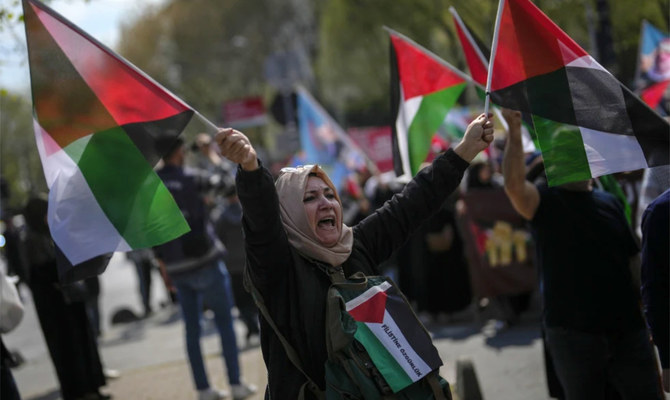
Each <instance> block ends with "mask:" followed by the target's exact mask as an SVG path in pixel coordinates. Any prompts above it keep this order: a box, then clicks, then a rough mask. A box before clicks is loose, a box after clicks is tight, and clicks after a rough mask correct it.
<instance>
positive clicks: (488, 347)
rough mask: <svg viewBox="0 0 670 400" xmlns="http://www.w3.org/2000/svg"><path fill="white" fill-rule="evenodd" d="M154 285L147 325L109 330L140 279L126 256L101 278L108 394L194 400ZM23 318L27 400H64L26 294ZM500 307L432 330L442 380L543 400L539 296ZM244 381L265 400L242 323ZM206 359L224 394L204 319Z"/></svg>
mask: <svg viewBox="0 0 670 400" xmlns="http://www.w3.org/2000/svg"><path fill="white" fill-rule="evenodd" d="M153 278H154V279H153V281H152V298H153V304H154V308H155V309H156V310H157V311H156V312H155V313H154V314H153V315H152V316H150V317H149V318H147V319H144V320H139V321H136V322H131V323H126V324H115V325H112V324H111V316H112V315H113V314H114V313H115V312H116V311H118V310H120V309H122V308H127V309H130V310H132V311H134V312H135V313H136V314H139V313H140V310H141V303H140V297H139V291H138V289H137V274H136V272H135V267H134V265H133V264H132V263H130V262H129V261H128V260H126V258H125V256H124V255H123V254H120V253H117V254H115V255H114V257H113V258H112V261H111V262H110V264H109V266H108V267H107V270H106V271H105V272H104V273H103V274H102V275H101V276H100V280H101V286H102V293H101V297H100V307H101V314H102V319H103V322H102V324H103V325H102V329H103V333H102V336H101V338H100V352H101V357H102V360H103V364H104V366H105V367H106V368H111V369H115V370H118V371H119V372H120V373H121V376H120V377H119V378H118V379H114V380H109V381H108V386H107V387H106V388H104V389H106V392H107V393H110V394H112V395H114V398H115V399H130V400H135V399H138V400H149V399H161V400H171V399H175V400H176V399H180V400H181V399H186V400H188V399H195V398H196V395H195V392H194V389H193V385H192V381H191V376H190V370H189V367H188V362H187V361H186V352H185V349H184V337H183V322H182V319H181V316H180V311H179V309H178V307H176V306H170V305H166V306H165V307H162V308H161V307H160V304H161V303H166V302H167V294H166V291H165V288H164V286H163V282H162V281H161V279H160V276H159V275H158V272H157V271H154V276H153ZM21 289H22V290H21V292H22V295H23V296H24V300H25V305H26V307H25V315H24V318H23V320H22V322H21V324H20V325H19V326H18V327H17V328H16V329H15V330H14V331H12V332H10V333H9V334H7V335H5V336H4V337H3V338H4V340H5V343H6V345H7V347H8V348H9V349H10V350H18V351H19V352H20V353H21V355H22V357H23V358H24V359H25V361H24V363H23V364H22V365H21V366H20V367H18V368H15V369H13V374H14V377H15V379H16V381H17V385H18V387H19V390H20V392H21V395H22V397H23V398H24V399H26V400H58V399H60V395H59V392H58V383H57V380H56V377H55V372H54V369H53V366H52V364H51V360H50V358H49V355H48V352H47V349H46V345H45V343H44V338H43V336H42V332H41V329H40V327H39V322H38V320H37V316H36V314H35V309H34V306H33V303H32V300H31V297H30V291H29V290H27V289H26V288H25V287H22V288H21ZM494 314H495V310H494V307H493V306H491V307H489V308H487V310H485V311H483V312H480V313H479V314H477V315H476V314H475V313H474V312H472V311H470V312H464V313H460V314H458V315H455V316H454V317H453V318H452V320H451V321H448V322H447V321H443V322H442V323H434V322H431V323H427V325H426V326H427V328H428V329H429V330H430V331H431V333H432V334H433V335H434V339H435V345H436V347H437V348H438V350H439V352H440V355H441V356H442V360H443V361H444V366H443V367H442V369H441V371H440V372H441V374H442V376H444V377H445V378H446V379H447V380H448V381H449V382H451V383H456V384H457V382H456V362H457V360H459V359H469V360H471V361H472V363H473V364H474V367H475V371H476V373H477V377H478V381H479V385H480V388H481V391H482V395H483V397H484V398H485V399H498V400H506V399H507V400H545V399H549V396H548V394H547V389H546V379H545V373H544V360H543V356H542V342H541V340H540V330H539V325H538V321H539V310H538V307H537V300H536V296H535V299H534V301H533V306H532V307H531V310H530V311H528V312H526V313H525V314H523V316H522V319H521V322H520V323H519V324H518V325H516V326H513V327H510V328H507V329H503V330H497V329H496V327H495V326H494V325H495V324H494V322H495V321H494V320H493V319H492V317H493V316H494ZM236 331H237V333H238V343H239V346H240V348H241V353H240V361H241V368H242V376H243V379H244V380H245V381H247V382H249V383H253V384H255V385H257V386H258V387H259V393H258V394H257V395H256V396H254V397H252V399H262V398H263V395H262V393H263V390H262V388H263V387H264V385H265V383H266V379H267V377H266V370H265V365H264V364H263V359H262V356H261V352H260V347H258V341H253V340H252V343H249V344H247V343H246V341H245V339H244V328H243V326H242V324H241V322H239V321H236ZM202 344H203V352H204V353H205V354H206V364H207V369H208V374H209V377H210V382H211V384H212V385H215V386H217V387H219V388H227V387H228V383H227V379H226V375H225V373H224V366H223V360H222V359H221V353H220V345H219V340H218V335H217V334H216V328H215V326H214V323H213V321H211V320H210V319H208V318H205V326H204V330H203V338H202Z"/></svg>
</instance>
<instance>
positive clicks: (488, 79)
mask: <svg viewBox="0 0 670 400" xmlns="http://www.w3.org/2000/svg"><path fill="white" fill-rule="evenodd" d="M504 8H505V0H500V1H499V2H498V12H497V13H496V26H495V28H494V29H493V43H492V44H491V61H490V62H489V72H488V75H487V76H486V99H485V100H484V115H485V116H486V117H487V118H488V115H489V103H490V101H491V79H492V78H493V64H495V60H496V50H498V36H499V34H500V20H501V16H502V11H503V9H504Z"/></svg>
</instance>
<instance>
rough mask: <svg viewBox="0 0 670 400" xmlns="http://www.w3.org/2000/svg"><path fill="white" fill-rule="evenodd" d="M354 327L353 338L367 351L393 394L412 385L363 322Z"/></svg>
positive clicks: (403, 371) (410, 380)
mask: <svg viewBox="0 0 670 400" xmlns="http://www.w3.org/2000/svg"><path fill="white" fill-rule="evenodd" d="M356 326H357V327H358V328H357V329H356V333H355V334H354V337H355V338H356V340H358V341H359V342H361V344H363V345H364V347H365V350H367V352H368V354H369V355H370V358H372V360H373V361H374V363H375V366H376V367H377V369H378V370H379V372H380V373H381V374H382V375H383V376H384V378H385V379H386V383H388V384H389V386H390V387H391V389H392V390H393V393H396V392H398V391H399V390H402V389H404V388H406V387H407V386H409V385H411V384H412V383H414V381H412V379H410V377H409V376H407V373H406V372H405V370H403V369H402V367H401V366H400V364H398V362H397V361H396V360H395V358H393V356H392V355H391V354H389V352H388V350H386V348H385V347H384V345H382V344H381V343H380V342H379V339H377V336H375V334H374V333H372V331H370V329H369V328H368V326H367V325H366V324H365V323H364V322H356Z"/></svg>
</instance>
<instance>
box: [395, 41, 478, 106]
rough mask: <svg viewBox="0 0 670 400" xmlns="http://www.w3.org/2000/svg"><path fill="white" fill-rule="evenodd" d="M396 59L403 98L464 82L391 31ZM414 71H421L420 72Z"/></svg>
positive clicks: (429, 92) (425, 93) (422, 94)
mask: <svg viewBox="0 0 670 400" xmlns="http://www.w3.org/2000/svg"><path fill="white" fill-rule="evenodd" d="M390 36H391V42H392V43H393V46H394V48H395V52H396V56H397V60H398V75H399V76H400V84H401V85H402V90H403V94H404V97H405V100H407V99H411V98H413V97H417V96H425V95H427V94H431V93H434V92H437V91H439V90H442V89H445V88H448V87H451V86H453V85H457V84H459V83H463V82H465V79H463V77H461V76H460V75H458V74H456V73H455V72H454V71H452V70H451V69H449V68H447V67H446V66H444V65H443V64H441V63H439V62H438V61H437V60H435V59H433V58H431V57H430V56H429V55H428V54H426V53H425V52H424V51H423V50H421V49H418V48H417V47H416V46H414V45H413V44H412V43H409V42H407V41H406V40H404V39H403V38H401V37H399V36H398V35H395V34H393V33H391V35H390ZM415 71H421V73H420V74H417V73H415Z"/></svg>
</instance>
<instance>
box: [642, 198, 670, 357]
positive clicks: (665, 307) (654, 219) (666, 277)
mask: <svg viewBox="0 0 670 400" xmlns="http://www.w3.org/2000/svg"><path fill="white" fill-rule="evenodd" d="M668 208H669V207H668V203H665V204H663V205H660V206H657V207H656V208H648V209H647V211H650V212H645V213H644V216H643V218H642V237H643V242H642V288H641V291H642V303H643V306H644V313H645V316H646V317H647V323H648V324H649V327H650V329H651V333H652V337H653V338H654V343H655V344H656V347H658V353H659V358H660V361H661V366H662V367H663V368H668V367H670V303H669V302H668V298H669V297H670V296H669V295H668V292H669V291H670V256H669V254H670V253H669V252H668V237H670V232H669V230H670V225H669V224H668V221H669V220H670V213H669V212H668Z"/></svg>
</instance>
